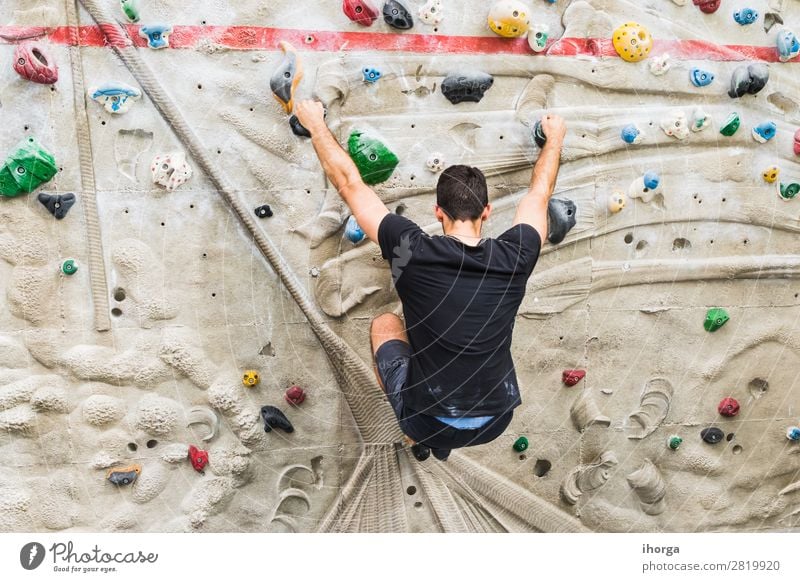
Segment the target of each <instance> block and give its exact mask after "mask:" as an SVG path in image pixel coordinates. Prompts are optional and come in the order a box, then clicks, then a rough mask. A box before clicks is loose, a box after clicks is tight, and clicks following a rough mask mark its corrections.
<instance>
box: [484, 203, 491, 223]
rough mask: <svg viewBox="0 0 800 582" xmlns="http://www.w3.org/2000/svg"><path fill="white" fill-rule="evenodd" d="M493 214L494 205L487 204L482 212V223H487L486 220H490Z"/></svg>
mask: <svg viewBox="0 0 800 582" xmlns="http://www.w3.org/2000/svg"><path fill="white" fill-rule="evenodd" d="M491 213H492V205H491V204H487V205H486V206H485V207H484V209H483V212H481V222H485V221H486V220H488V219H489V215H490V214H491Z"/></svg>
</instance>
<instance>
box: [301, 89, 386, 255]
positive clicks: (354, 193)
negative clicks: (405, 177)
mask: <svg viewBox="0 0 800 582" xmlns="http://www.w3.org/2000/svg"><path fill="white" fill-rule="evenodd" d="M295 115H297V118H298V119H299V120H300V123H302V124H303V126H304V127H305V128H306V129H307V130H308V131H309V132H310V133H311V143H312V144H313V145H314V150H315V151H316V152H317V157H318V158H319V161H320V163H321V164H322V169H323V170H324V171H325V175H327V176H328V180H330V181H331V183H332V184H333V187H334V188H336V190H337V192H339V195H340V196H341V197H342V199H344V201H345V203H346V204H347V206H348V207H349V208H350V211H351V212H352V213H353V216H355V217H356V220H357V221H358V225H359V226H360V227H361V230H363V231H364V234H366V235H367V236H368V237H369V239H370V240H372V241H374V242H376V243H377V242H378V227H379V226H380V224H381V220H383V218H384V217H385V216H386V215H387V214H389V209H388V208H386V205H385V204H384V203H383V202H382V201H381V199H380V198H379V197H378V195H377V194H375V192H374V191H373V190H372V188H370V187H369V186H367V185H366V184H365V183H364V180H362V179H361V174H359V172H358V168H357V167H356V165H355V163H353V160H352V159H350V156H349V155H348V154H347V152H345V151H344V150H343V149H342V146H340V145H339V142H337V141H336V138H335V137H333V134H332V133H331V132H330V130H329V129H328V126H327V125H325V117H324V112H323V108H322V104H321V103H319V102H317V101H301V102H300V103H298V104H297V105H296V106H295Z"/></svg>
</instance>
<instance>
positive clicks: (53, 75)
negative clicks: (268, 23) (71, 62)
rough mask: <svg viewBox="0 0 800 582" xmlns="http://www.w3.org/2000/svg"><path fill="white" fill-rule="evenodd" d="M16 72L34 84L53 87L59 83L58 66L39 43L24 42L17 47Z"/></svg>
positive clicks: (15, 53)
mask: <svg viewBox="0 0 800 582" xmlns="http://www.w3.org/2000/svg"><path fill="white" fill-rule="evenodd" d="M14 70H15V71H16V72H17V73H19V75H20V76H21V77H24V78H25V79H28V81H33V82H34V83H40V84H42V85H52V84H53V83H55V82H56V81H58V65H56V62H55V60H53V57H51V56H50V55H49V54H48V53H47V50H46V49H45V48H44V46H42V45H41V44H39V43H38V42H23V43H22V44H20V45H18V46H17V48H16V50H15V51H14Z"/></svg>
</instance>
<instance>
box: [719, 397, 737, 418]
mask: <svg viewBox="0 0 800 582" xmlns="http://www.w3.org/2000/svg"><path fill="white" fill-rule="evenodd" d="M717 410H718V411H719V413H720V414H721V415H722V416H736V415H737V414H739V403H738V402H737V401H736V399H735V398H723V399H722V400H721V401H720V403H719V406H717Z"/></svg>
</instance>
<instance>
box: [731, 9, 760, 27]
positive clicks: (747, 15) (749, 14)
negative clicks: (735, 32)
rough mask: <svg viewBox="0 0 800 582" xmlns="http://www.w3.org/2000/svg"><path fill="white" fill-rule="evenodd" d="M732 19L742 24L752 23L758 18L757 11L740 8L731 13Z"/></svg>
mask: <svg viewBox="0 0 800 582" xmlns="http://www.w3.org/2000/svg"><path fill="white" fill-rule="evenodd" d="M733 19H734V20H735V21H736V22H738V23H739V24H741V25H742V26H745V25H746V24H753V23H754V22H755V21H756V20H758V12H757V11H756V10H753V9H752V8H742V9H741V10H737V11H736V12H734V13H733Z"/></svg>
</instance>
